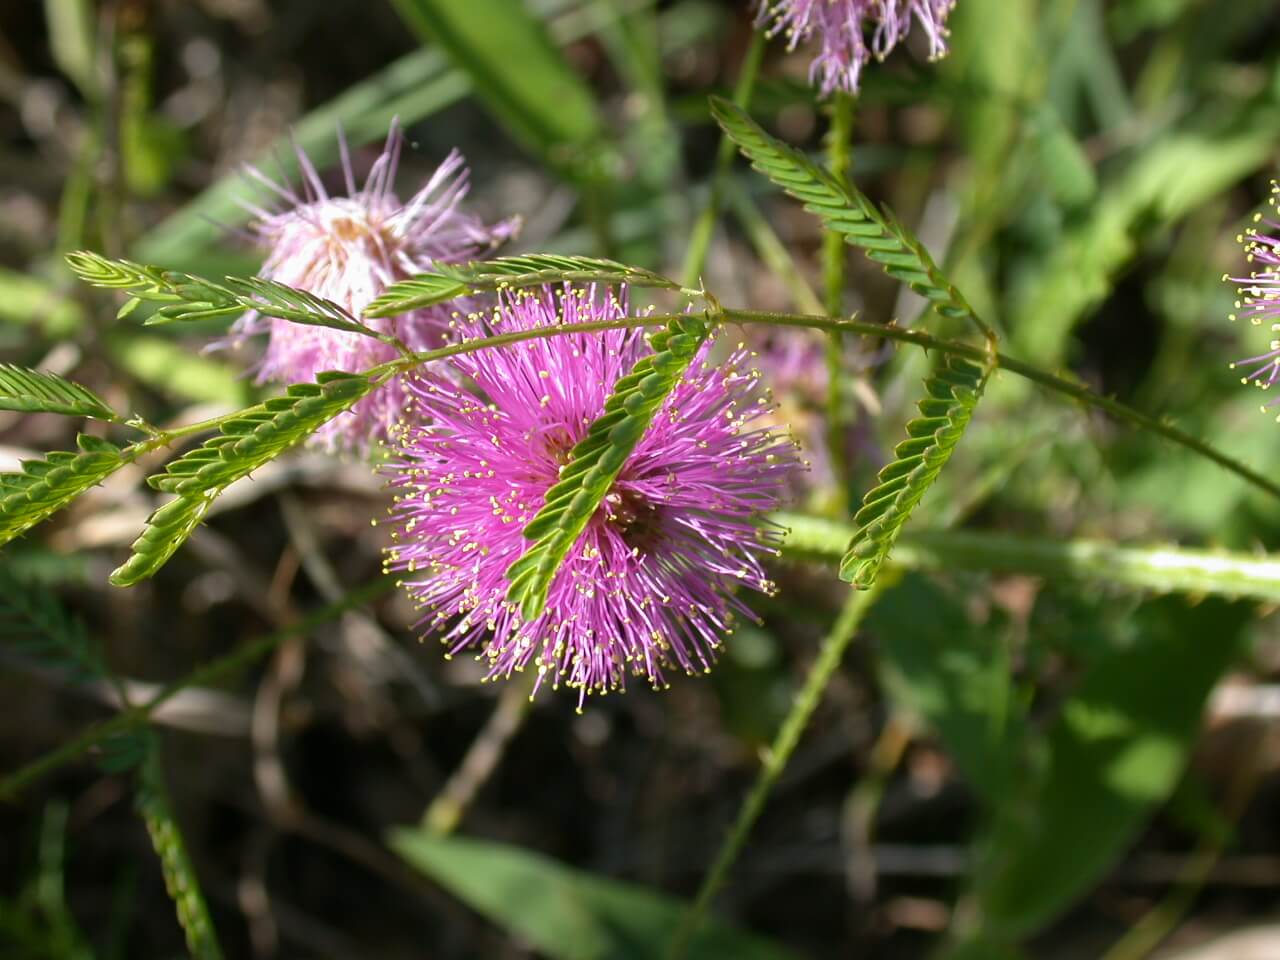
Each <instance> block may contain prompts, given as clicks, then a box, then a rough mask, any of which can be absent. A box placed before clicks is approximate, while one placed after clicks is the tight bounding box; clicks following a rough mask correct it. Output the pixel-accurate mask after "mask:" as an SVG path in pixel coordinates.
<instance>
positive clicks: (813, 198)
mask: <svg viewBox="0 0 1280 960" xmlns="http://www.w3.org/2000/svg"><path fill="white" fill-rule="evenodd" d="M711 112H712V114H713V115H714V116H715V118H716V121H717V122H718V123H719V124H720V126H721V128H722V129H723V130H724V132H725V134H726V135H727V136H728V137H729V138H730V139H731V140H733V142H734V143H736V144H737V145H738V148H739V149H740V150H741V151H742V153H743V155H744V156H746V157H747V159H749V160H750V161H751V165H752V166H753V167H755V169H756V170H758V171H760V172H761V173H763V174H764V175H765V176H766V177H768V178H769V179H770V180H772V181H773V182H774V183H775V184H777V185H778V186H779V187H781V188H782V189H783V190H784V191H786V192H787V193H788V194H789V195H791V196H792V197H795V198H796V199H797V200H799V201H800V202H801V203H803V204H804V208H805V209H806V210H808V211H809V212H810V213H813V214H816V215H817V216H818V217H820V218H821V219H822V221H823V223H824V225H825V226H826V227H827V229H828V230H831V231H833V232H835V233H838V234H840V235H841V236H843V237H844V238H845V241H846V242H848V243H849V244H851V245H853V246H855V247H859V248H861V249H862V250H863V251H864V252H865V253H866V255H867V256H868V257H869V258H870V259H871V260H874V261H875V262H876V263H878V264H880V265H881V266H882V267H884V270H885V273H887V274H889V276H891V277H893V278H894V279H895V280H898V281H900V282H902V283H905V284H907V285H908V286H909V287H910V288H911V289H912V290H914V291H915V292H916V293H918V294H920V296H922V297H924V298H925V299H927V300H928V301H929V303H930V305H931V306H932V307H933V309H934V310H936V311H937V312H938V313H939V314H940V315H941V316H943V317H946V318H947V319H952V320H957V319H959V320H965V321H967V322H969V323H972V324H973V325H974V326H975V327H977V328H978V329H979V330H980V331H982V333H983V334H984V335H986V336H988V337H991V336H992V334H991V331H990V329H989V328H988V327H987V325H986V324H985V323H984V322H983V320H982V319H981V318H980V317H979V316H978V315H977V314H976V313H974V311H973V308H972V307H970V306H969V304H968V303H967V302H966V301H965V299H964V297H963V296H962V295H961V294H960V291H959V290H957V289H956V288H955V287H953V286H952V285H951V283H950V281H948V280H947V278H946V277H944V276H943V275H942V274H941V273H940V272H939V270H938V268H937V266H935V265H934V262H933V258H932V257H930V256H929V253H928V251H927V250H925V249H924V247H923V245H922V244H921V243H920V241H919V240H918V239H916V238H915V237H914V236H913V235H912V234H911V232H910V231H909V230H907V228H906V227H904V226H903V225H902V224H901V223H899V222H898V220H897V219H896V218H895V217H894V216H893V214H891V213H889V212H888V211H881V210H877V209H876V207H875V205H874V204H873V203H872V202H871V201H870V200H869V199H867V197H866V196H865V195H863V193H862V192H861V191H860V190H858V189H857V188H856V187H855V186H853V185H852V184H851V183H848V182H842V181H840V180H837V179H836V178H835V177H833V176H832V175H831V174H829V173H828V172H827V171H825V170H823V169H822V168H821V167H819V166H818V165H817V164H815V163H813V161H811V160H810V159H809V158H808V157H806V156H805V155H804V154H803V153H801V152H800V151H798V150H795V149H794V148H792V147H790V146H788V145H787V144H785V143H783V142H782V141H781V140H777V139H775V138H774V137H771V136H769V134H767V133H765V132H764V130H763V129H761V127H760V126H759V124H757V123H756V122H755V121H754V120H752V119H751V117H750V116H748V115H747V113H746V112H745V111H743V110H742V109H741V108H739V107H737V106H735V105H734V104H732V103H730V102H729V101H727V100H724V99H721V98H720V97H712V98H711Z"/></svg>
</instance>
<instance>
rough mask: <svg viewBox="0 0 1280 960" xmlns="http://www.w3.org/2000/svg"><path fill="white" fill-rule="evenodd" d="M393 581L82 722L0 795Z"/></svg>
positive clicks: (12, 793) (4, 783)
mask: <svg viewBox="0 0 1280 960" xmlns="http://www.w3.org/2000/svg"><path fill="white" fill-rule="evenodd" d="M394 582H395V581H394V580H392V579H391V578H390V577H379V578H378V579H377V580H374V581H371V582H370V583H367V584H365V585H364V586H363V587H361V588H360V589H358V590H355V591H353V592H352V593H349V594H347V595H346V596H345V597H343V598H342V599H341V600H339V601H337V602H335V603H331V604H329V605H327V606H324V607H321V608H320V609H319V610H317V611H316V612H315V613H312V614H310V615H308V616H306V617H303V618H302V619H301V620H299V621H298V622H297V623H293V624H290V625H289V626H287V627H284V628H282V629H280V630H278V631H276V632H275V633H270V634H267V635H266V636H263V637H259V638H258V639H256V640H251V641H249V642H248V643H246V644H245V645H244V646H242V647H239V648H238V649H236V650H234V651H232V652H231V653H229V654H227V655H226V656H225V657H222V658H221V659H218V660H214V661H213V662H212V663H207V664H205V665H204V666H201V667H197V668H196V669H195V670H193V671H192V672H191V673H189V674H187V675H186V676H185V677H183V678H182V679H180V680H175V681H174V682H172V683H170V684H167V685H166V686H164V687H163V688H162V689H160V690H159V691H158V692H157V693H156V694H155V696H153V697H152V698H151V699H150V700H148V701H147V702H146V703H144V704H142V705H141V706H136V707H130V708H129V709H127V710H122V711H121V712H119V713H117V714H116V715H115V716H114V717H112V718H111V719H109V720H104V721H102V722H100V723H95V724H93V725H91V726H89V727H87V728H85V730H84V731H83V732H81V733H80V734H79V735H78V736H77V737H75V738H74V739H72V740H69V741H68V742H67V743H64V744H63V745H62V746H60V747H58V748H57V749H56V750H53V751H52V752H50V753H47V754H45V755H44V756H43V757H41V758H40V759H39V760H36V761H34V762H32V763H29V764H27V765H26V766H25V767H22V768H21V769H19V770H16V771H14V772H13V773H11V774H9V776H7V777H5V778H4V779H3V780H0V800H12V799H14V798H15V797H16V796H17V795H18V794H19V793H20V792H21V791H22V790H24V789H25V788H26V787H28V786H30V785H31V784H32V783H34V782H36V781H37V780H39V779H40V778H41V777H43V776H45V775H46V774H48V773H51V772H52V771H54V770H56V769H57V768H58V767H60V766H62V765H63V764H66V763H70V762H71V761H73V760H75V759H76V758H77V757H79V756H81V755H82V754H84V753H85V752H87V751H88V750H91V749H92V748H93V747H95V746H97V745H98V744H100V743H104V742H106V741H107V740H110V739H112V738H113V737H117V736H119V735H120V734H122V733H128V732H129V731H130V730H133V729H135V728H136V727H140V726H142V725H143V724H145V723H146V722H147V720H148V719H149V718H150V716H151V714H152V713H154V712H155V711H156V710H158V709H159V708H160V706H161V705H162V704H164V703H166V702H167V701H169V700H171V699H172V698H173V697H175V696H177V694H178V693H179V692H180V691H182V690H185V689H187V688H188V687H195V686H205V685H208V684H211V683H214V682H216V681H220V680H223V679H225V678H226V677H227V676H229V675H231V674H233V673H235V672H236V671H237V670H240V669H241V668H243V667H246V666H248V665H249V664H251V663H253V662H254V661H256V660H259V659H261V658H262V657H264V656H266V655H267V654H268V653H270V652H271V651H272V650H274V649H275V648H276V647H278V646H279V645H280V644H282V643H283V642H284V641H286V640H288V639H289V638H290V637H294V636H297V635H299V634H303V633H307V632H308V631H310V630H312V629H314V628H315V627H318V626H319V625H320V624H322V623H327V622H328V621H330V620H332V619H333V618H334V617H337V616H339V615H341V614H343V613H345V612H346V611H348V610H350V609H352V608H354V607H358V606H360V605H361V604H364V603H367V602H369V601H370V600H373V599H374V598H376V597H379V596H381V595H382V594H384V593H386V592H387V591H388V590H390V589H391V588H392V586H393V585H394Z"/></svg>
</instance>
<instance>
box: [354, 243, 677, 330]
mask: <svg viewBox="0 0 1280 960" xmlns="http://www.w3.org/2000/svg"><path fill="white" fill-rule="evenodd" d="M545 283H619V284H621V283H626V284H630V285H631V286H633V287H655V288H659V289H664V290H679V289H680V285H679V284H677V283H675V282H674V281H672V280H668V279H667V278H666V277H663V276H660V275H659V274H656V273H653V272H651V271H649V270H642V269H640V268H639V267H629V266H627V265H626V264H622V263H618V262H616V261H614V260H601V259H599V258H596V257H562V256H558V255H555V254H547V253H535V254H529V255H527V256H519V257H499V258H498V259H496V260H484V261H477V262H473V263H461V264H437V265H436V270H435V272H434V273H421V274H418V275H417V276H415V277H411V278H409V279H408V280H401V281H400V282H399V283H393V284H392V285H391V286H390V287H388V288H387V289H386V290H385V291H384V292H383V293H382V295H381V296H380V297H378V298H377V299H376V300H374V301H373V302H372V303H371V304H369V306H368V307H366V308H365V311H364V315H365V316H366V317H391V316H395V315H396V314H399V313H408V312H409V311H411V310H418V309H420V308H422V307H429V306H432V305H434V304H437V303H444V302H446V301H449V300H456V299H457V298H458V297H466V296H470V295H472V294H475V293H487V292H491V291H494V290H498V289H500V288H511V289H516V288H519V287H539V286H542V285H543V284H545Z"/></svg>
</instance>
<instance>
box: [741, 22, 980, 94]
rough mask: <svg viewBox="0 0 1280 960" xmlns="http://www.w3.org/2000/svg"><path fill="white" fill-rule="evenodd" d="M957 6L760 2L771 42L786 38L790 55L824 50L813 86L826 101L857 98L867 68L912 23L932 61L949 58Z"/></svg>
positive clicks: (812, 70) (816, 65)
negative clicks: (808, 48) (811, 47)
mask: <svg viewBox="0 0 1280 960" xmlns="http://www.w3.org/2000/svg"><path fill="white" fill-rule="evenodd" d="M955 2H956V0H757V5H758V6H759V9H760V13H759V18H760V22H761V23H765V24H769V27H768V30H769V35H770V36H776V35H777V34H779V33H782V34H785V35H786V38H787V49H788V50H794V49H795V48H796V47H797V46H798V45H799V44H801V43H808V42H810V41H812V40H817V41H818V42H819V43H820V44H821V49H820V50H819V52H818V55H817V56H816V57H815V58H814V61H813V65H812V66H811V67H810V68H809V81H810V82H811V83H812V82H814V81H817V82H818V83H819V84H820V85H821V87H822V95H823V96H830V95H831V93H832V92H833V91H836V90H844V91H846V92H847V93H857V92H858V83H859V80H860V78H861V76H862V68H863V67H864V66H865V65H866V64H867V63H868V62H869V61H870V60H871V59H872V58H873V57H874V58H875V59H876V60H883V59H884V58H885V57H887V56H888V55H889V53H890V52H891V51H892V50H893V48H894V47H896V46H897V45H898V42H899V41H900V40H902V39H903V38H905V37H906V35H907V34H908V33H909V32H910V30H911V24H912V22H913V21H919V23H920V28H921V29H922V30H923V31H924V32H925V36H926V37H927V38H928V41H929V56H930V58H933V59H936V58H938V57H941V56H943V55H944V54H946V52H947V44H946V37H947V26H946V23H947V14H949V13H950V12H951V8H952V7H954V6H955Z"/></svg>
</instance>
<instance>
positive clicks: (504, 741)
mask: <svg viewBox="0 0 1280 960" xmlns="http://www.w3.org/2000/svg"><path fill="white" fill-rule="evenodd" d="M536 680H537V674H532V675H528V676H525V677H522V678H517V679H512V680H510V681H508V682H507V683H506V684H504V685H503V688H502V692H501V693H499V694H498V703H497V706H495V707H494V708H493V713H491V714H490V715H489V719H488V721H486V723H485V725H484V727H483V728H482V729H481V730H480V732H479V733H478V734H476V738H475V740H474V741H472V743H471V746H470V748H468V750H467V754H466V756H465V757H463V758H462V763H460V764H459V765H458V769H457V770H455V771H454V773H453V776H451V777H450V778H449V780H448V782H447V783H446V784H445V785H444V788H443V789H442V790H441V791H440V793H439V794H437V795H436V797H435V798H434V799H433V800H432V801H431V803H430V805H428V807H427V809H426V812H424V813H423V815H422V827H423V829H425V830H428V831H430V832H431V833H434V834H437V835H439V836H445V835H447V834H450V833H453V831H454V830H455V829H457V826H458V824H459V823H460V822H461V820H462V817H463V815H464V814H466V812H467V808H468V807H469V806H471V802H472V801H473V800H474V799H475V797H476V794H477V793H479V792H480V788H481V787H483V786H484V785H485V783H486V782H487V781H488V779H489V777H491V776H492V775H493V771H494V770H496V769H497V767H498V764H499V763H501V762H502V757H503V755H504V754H505V753H506V751H507V745H508V744H510V743H511V739H512V737H514V736H515V735H516V734H517V733H519V732H520V728H521V727H522V726H523V725H524V720H525V717H526V716H528V714H529V705H530V704H531V703H532V702H533V690H534V685H535V682H536Z"/></svg>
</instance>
